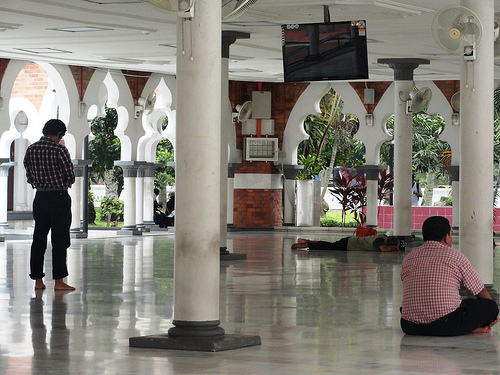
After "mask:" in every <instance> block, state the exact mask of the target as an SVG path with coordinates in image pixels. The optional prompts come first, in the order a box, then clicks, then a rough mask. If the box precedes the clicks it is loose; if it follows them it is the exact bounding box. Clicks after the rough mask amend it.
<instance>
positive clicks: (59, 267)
mask: <svg viewBox="0 0 500 375" xmlns="http://www.w3.org/2000/svg"><path fill="white" fill-rule="evenodd" d="M42 132H43V136H42V138H40V140H39V141H38V142H35V143H33V144H32V145H30V146H29V147H28V149H27V150H26V155H25V156H24V168H25V169H26V177H27V180H28V183H29V184H31V186H32V187H33V189H36V190H37V191H36V195H35V199H34V200H33V218H34V219H35V230H34V233H33V243H32V245H31V258H30V270H31V273H30V277H31V279H33V280H35V289H45V284H44V283H43V277H44V276H45V273H44V272H43V265H44V256H45V251H46V250H47V235H48V233H49V230H50V231H51V233H52V234H51V240H52V276H53V278H54V280H55V284H54V289H55V290H75V288H74V287H72V286H70V285H68V284H66V283H65V282H64V280H63V278H65V277H66V276H68V268H67V266H66V252H67V249H68V247H69V245H70V235H69V230H70V227H71V198H70V196H69V194H68V189H69V188H70V187H71V185H72V184H73V183H74V182H75V173H74V170H73V163H72V162H71V157H70V155H69V151H68V149H67V148H66V147H65V146H64V145H63V144H61V140H62V138H63V137H64V134H66V125H64V122H62V121H61V120H57V119H53V120H49V121H47V123H46V124H45V126H44V127H43V130H42Z"/></svg>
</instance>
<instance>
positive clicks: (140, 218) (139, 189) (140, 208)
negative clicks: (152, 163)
mask: <svg viewBox="0 0 500 375" xmlns="http://www.w3.org/2000/svg"><path fill="white" fill-rule="evenodd" d="M135 197H136V199H135V223H136V226H137V227H144V204H143V202H144V166H139V168H138V169H137V177H136V179H135Z"/></svg>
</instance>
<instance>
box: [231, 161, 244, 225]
mask: <svg viewBox="0 0 500 375" xmlns="http://www.w3.org/2000/svg"><path fill="white" fill-rule="evenodd" d="M241 166H242V164H241V163H229V164H228V166H227V225H228V226H232V225H233V223H234V221H233V218H234V213H233V210H234V171H236V170H237V169H238V168H240V167H241Z"/></svg>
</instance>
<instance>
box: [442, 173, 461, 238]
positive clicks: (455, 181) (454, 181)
mask: <svg viewBox="0 0 500 375" xmlns="http://www.w3.org/2000/svg"><path fill="white" fill-rule="evenodd" d="M445 171H446V172H447V174H448V178H449V179H450V181H451V197H452V201H453V214H452V219H451V227H452V228H453V229H455V230H457V229H458V228H459V226H460V167H459V166H458V165H448V166H446V167H445Z"/></svg>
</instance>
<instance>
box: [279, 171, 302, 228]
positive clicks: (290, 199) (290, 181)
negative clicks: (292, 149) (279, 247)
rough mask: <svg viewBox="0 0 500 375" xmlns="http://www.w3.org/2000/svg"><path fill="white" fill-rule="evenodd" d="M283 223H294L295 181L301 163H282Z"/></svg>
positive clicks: (288, 224)
mask: <svg viewBox="0 0 500 375" xmlns="http://www.w3.org/2000/svg"><path fill="white" fill-rule="evenodd" d="M277 167H278V168H280V167H281V168H283V177H284V179H283V225H286V226H294V225H295V217H296V215H295V193H296V190H295V182H296V180H297V176H298V175H299V173H300V170H301V169H303V168H304V166H303V165H290V164H287V165H283V166H278V165H277Z"/></svg>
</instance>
